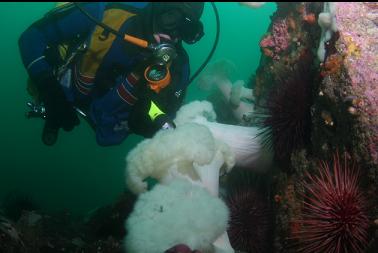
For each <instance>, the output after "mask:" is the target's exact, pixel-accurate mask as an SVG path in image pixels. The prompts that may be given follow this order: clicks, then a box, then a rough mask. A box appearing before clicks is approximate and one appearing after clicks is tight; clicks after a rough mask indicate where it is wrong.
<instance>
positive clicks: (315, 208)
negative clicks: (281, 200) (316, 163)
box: [293, 155, 369, 253]
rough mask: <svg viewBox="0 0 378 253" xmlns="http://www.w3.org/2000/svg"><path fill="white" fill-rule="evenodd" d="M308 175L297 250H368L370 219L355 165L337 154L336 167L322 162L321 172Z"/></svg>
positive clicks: (346, 252)
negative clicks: (342, 159) (340, 158)
mask: <svg viewBox="0 0 378 253" xmlns="http://www.w3.org/2000/svg"><path fill="white" fill-rule="evenodd" d="M306 176H307V178H308V181H306V182H305V183H304V189H305V195H304V203H303V204H304V206H303V211H302V218H301V219H300V221H299V223H300V224H301V229H300V230H299V231H298V232H297V233H294V234H293V237H294V239H297V240H298V241H299V247H298V248H297V252H306V253H317V252H334V253H352V252H353V253H360V252H364V249H365V247H366V246H367V237H368V232H367V230H368V227H369V219H368V216H367V214H366V209H367V202H366V200H365V199H364V196H363V194H362V192H361V191H360V190H359V188H358V181H359V176H358V171H357V170H356V168H355V166H354V165H353V164H349V163H348V162H347V160H346V158H345V159H344V161H343V162H340V160H339V157H338V155H335V156H334V161H333V166H332V167H330V166H329V165H328V164H327V163H326V162H321V164H320V167H319V175H316V176H313V175H310V174H309V173H307V175H306Z"/></svg>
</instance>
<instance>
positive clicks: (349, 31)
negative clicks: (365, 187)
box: [336, 2, 378, 164]
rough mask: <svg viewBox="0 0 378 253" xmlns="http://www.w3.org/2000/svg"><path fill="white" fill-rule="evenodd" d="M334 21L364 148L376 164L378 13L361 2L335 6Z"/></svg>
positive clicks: (377, 147)
mask: <svg viewBox="0 0 378 253" xmlns="http://www.w3.org/2000/svg"><path fill="white" fill-rule="evenodd" d="M336 7H337V8H336V18H337V25H338V28H339V31H341V37H340V42H339V49H341V51H343V53H344V54H345V60H344V64H345V66H346V68H347V70H348V75H349V77H350V80H351V86H352V89H353V92H354V95H356V96H358V97H360V98H361V99H363V103H361V106H359V108H358V109H359V111H360V112H361V114H362V115H361V116H362V121H363V122H364V125H365V126H366V127H367V129H369V143H368V145H367V146H368V148H369V151H370V154H371V156H372V158H373V160H374V163H375V164H378V144H377V140H378V129H377V126H378V109H377V108H378V43H377V41H378V27H377V25H376V23H375V21H376V20H377V19H378V11H377V10H376V9H375V8H370V6H368V5H366V4H364V3H348V2H344V3H337V5H336Z"/></svg>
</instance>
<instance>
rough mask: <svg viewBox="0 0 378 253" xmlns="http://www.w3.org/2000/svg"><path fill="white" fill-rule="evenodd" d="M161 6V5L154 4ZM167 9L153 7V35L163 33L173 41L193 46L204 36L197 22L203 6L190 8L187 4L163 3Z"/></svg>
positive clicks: (201, 27) (201, 25)
mask: <svg viewBox="0 0 378 253" xmlns="http://www.w3.org/2000/svg"><path fill="white" fill-rule="evenodd" d="M156 4H158V5H159V4H160V5H161V4H162V3H156ZM165 4H166V5H167V7H165V8H164V7H161V6H157V7H155V13H154V18H153V29H154V33H165V34H167V35H169V36H170V37H171V38H172V39H173V40H175V39H181V40H183V41H184V42H186V43H188V44H194V43H196V42H197V41H199V40H200V39H201V38H202V36H203V35H204V31H203V24H202V22H201V21H200V20H199V18H200V16H201V14H202V10H203V6H202V8H201V6H196V8H194V7H193V8H192V7H191V6H190V5H189V4H188V3H186V4H185V3H179V4H176V5H175V3H165ZM183 6H186V8H183ZM188 6H189V7H188Z"/></svg>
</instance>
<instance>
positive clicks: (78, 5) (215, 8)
mask: <svg viewBox="0 0 378 253" xmlns="http://www.w3.org/2000/svg"><path fill="white" fill-rule="evenodd" d="M210 3H211V6H212V7H213V10H214V14H215V19H216V24H217V32H216V35H215V41H214V44H213V48H212V49H211V51H210V53H209V55H208V56H207V58H206V60H205V61H204V62H203V63H202V65H201V66H200V67H199V68H198V69H197V71H196V72H195V73H194V74H193V75H192V77H191V78H190V79H189V84H190V83H191V82H192V81H193V80H194V79H195V78H196V77H197V76H198V75H199V74H200V73H201V72H202V70H203V69H204V68H205V67H206V65H207V64H208V63H209V61H210V59H211V57H213V54H214V52H215V49H216V48H217V45H218V41H219V33H220V21H219V13H218V9H217V7H216V6H215V3H213V2H210ZM73 4H74V5H75V6H76V7H77V8H78V9H79V10H80V11H81V12H82V13H83V14H84V15H85V16H87V17H88V18H89V19H90V20H92V21H93V22H94V23H95V24H97V25H99V26H101V27H102V28H104V29H105V30H107V31H109V32H111V33H113V34H114V35H116V36H119V37H121V38H122V39H123V38H124V34H122V33H120V32H118V31H116V30H114V29H113V28H111V27H110V26H108V25H106V24H104V23H102V22H100V21H98V20H97V19H96V18H94V17H93V16H92V15H91V14H89V13H88V12H87V11H86V10H84V9H83V8H82V7H81V6H80V4H78V3H75V2H73Z"/></svg>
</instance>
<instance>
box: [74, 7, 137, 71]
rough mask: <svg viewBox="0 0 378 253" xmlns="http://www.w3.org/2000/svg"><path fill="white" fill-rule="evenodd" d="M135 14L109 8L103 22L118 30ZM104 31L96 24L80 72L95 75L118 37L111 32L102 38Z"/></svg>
mask: <svg viewBox="0 0 378 253" xmlns="http://www.w3.org/2000/svg"><path fill="white" fill-rule="evenodd" d="M134 15H135V14H134V13H131V12H128V11H125V10H122V9H108V10H106V11H105V12H104V17H103V19H102V22H103V23H105V24H106V25H108V26H110V27H111V28H113V29H114V30H116V31H118V30H119V29H120V28H121V26H122V24H123V23H124V22H125V21H126V20H127V19H129V18H130V17H132V16H134ZM103 31H104V29H103V28H102V27H100V26H96V28H95V31H94V33H93V35H92V38H91V40H90V44H89V47H88V50H87V51H86V53H85V54H84V56H83V58H82V60H81V63H80V74H82V75H84V76H86V77H95V75H96V72H97V70H98V68H99V66H100V64H101V62H102V60H103V58H104V56H105V55H106V53H107V52H108V51H109V49H110V47H111V46H112V43H113V42H114V40H115V39H116V35H114V34H113V33H109V36H108V37H107V38H106V39H105V40H101V39H100V37H101V34H102V33H103Z"/></svg>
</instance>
